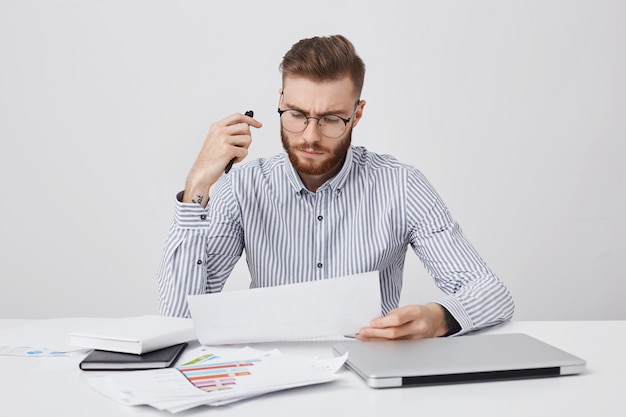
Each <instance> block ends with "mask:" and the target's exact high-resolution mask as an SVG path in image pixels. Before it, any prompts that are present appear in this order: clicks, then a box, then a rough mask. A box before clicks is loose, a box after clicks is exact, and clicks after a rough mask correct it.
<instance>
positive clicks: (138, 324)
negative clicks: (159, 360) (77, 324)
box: [69, 315, 196, 355]
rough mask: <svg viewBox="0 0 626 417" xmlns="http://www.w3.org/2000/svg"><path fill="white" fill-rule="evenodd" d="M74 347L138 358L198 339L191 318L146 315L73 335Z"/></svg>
mask: <svg viewBox="0 0 626 417" xmlns="http://www.w3.org/2000/svg"><path fill="white" fill-rule="evenodd" d="M69 336H70V345H72V346H77V347H83V348H88V349H98V350H108V351H111V352H124V353H134V354H137V355H140V354H143V353H147V352H152V351H154V350H157V349H162V348H164V347H168V346H172V345H175V344H178V343H182V342H187V341H189V340H193V339H195V338H196V333H195V329H194V326H193V322H192V320H191V319H187V318H179V317H167V316H158V315H146V316H136V317H125V318H120V319H111V320H110V321H107V322H105V323H103V324H99V325H97V326H92V327H90V328H85V329H77V330H76V331H73V332H71V333H70V334H69Z"/></svg>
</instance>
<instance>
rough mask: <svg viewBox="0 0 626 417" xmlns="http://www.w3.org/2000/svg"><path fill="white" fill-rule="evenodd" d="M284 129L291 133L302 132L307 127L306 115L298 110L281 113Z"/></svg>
mask: <svg viewBox="0 0 626 417" xmlns="http://www.w3.org/2000/svg"><path fill="white" fill-rule="evenodd" d="M280 121H281V122H282V124H283V129H285V130H286V131H287V132H291V133H300V132H302V131H303V130H304V129H306V123H307V119H306V116H305V115H304V114H302V113H300V112H299V111H297V110H286V111H284V112H283V114H281V115H280Z"/></svg>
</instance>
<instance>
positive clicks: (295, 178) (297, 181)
mask: <svg viewBox="0 0 626 417" xmlns="http://www.w3.org/2000/svg"><path fill="white" fill-rule="evenodd" d="M353 153H354V151H353V149H352V146H350V147H349V148H348V152H347V153H346V160H345V161H344V163H343V166H342V167H341V169H340V170H339V172H338V173H337V174H336V175H335V176H334V177H332V178H330V179H329V180H328V181H326V182H325V183H324V184H322V186H321V187H320V188H318V191H321V190H324V189H326V188H329V189H330V190H331V191H333V192H337V191H338V190H341V188H342V187H343V185H344V184H345V182H346V179H347V178H348V174H349V173H350V169H351V168H352V158H353ZM283 158H284V164H283V166H284V170H285V175H287V179H288V180H289V183H290V184H291V186H292V187H293V189H294V191H295V192H296V193H298V194H300V193H301V192H303V191H304V192H309V190H308V189H307V188H306V187H305V186H304V183H303V182H302V179H301V178H300V175H298V173H297V172H296V170H295V168H294V167H293V165H291V162H290V161H289V156H288V155H287V152H285V153H284V155H283Z"/></svg>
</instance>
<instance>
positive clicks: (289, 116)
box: [278, 102, 359, 139]
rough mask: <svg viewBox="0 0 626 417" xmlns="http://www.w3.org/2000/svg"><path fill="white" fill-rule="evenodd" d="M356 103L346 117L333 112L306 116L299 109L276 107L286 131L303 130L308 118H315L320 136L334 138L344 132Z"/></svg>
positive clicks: (296, 131) (298, 131)
mask: <svg viewBox="0 0 626 417" xmlns="http://www.w3.org/2000/svg"><path fill="white" fill-rule="evenodd" d="M358 105H359V104H358V102H357V104H356V106H355V107H354V111H353V112H352V115H351V116H350V117H348V118H347V119H344V118H343V117H339V116H336V115H334V114H328V115H325V116H321V117H307V116H306V115H305V114H304V113H302V112H301V111H299V110H292V109H285V110H281V109H280V108H278V114H279V115H280V122H281V124H282V126H283V129H285V130H286V131H287V132H291V133H300V132H304V130H305V129H306V128H307V126H308V125H309V119H315V120H317V130H318V132H320V134H321V135H322V136H326V137H327V138H332V139H336V138H338V137H340V136H341V135H343V134H344V133H345V131H346V127H347V125H348V123H349V122H350V120H352V118H353V117H354V113H355V112H356V109H357V107H358Z"/></svg>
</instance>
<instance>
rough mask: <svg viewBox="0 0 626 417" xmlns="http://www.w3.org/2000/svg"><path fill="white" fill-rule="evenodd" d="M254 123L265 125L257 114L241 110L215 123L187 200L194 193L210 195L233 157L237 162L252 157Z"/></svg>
mask: <svg viewBox="0 0 626 417" xmlns="http://www.w3.org/2000/svg"><path fill="white" fill-rule="evenodd" d="M251 126H252V127H255V128H260V127H262V126H263V125H262V124H261V122H259V121H258V120H256V119H254V118H253V117H250V116H245V115H243V114H240V113H235V114H233V115H230V116H228V117H226V118H224V119H222V120H219V121H217V122H215V123H213V124H212V125H211V127H210V128H209V133H208V134H207V136H206V138H205V140H204V143H203V145H202V148H201V149H200V152H199V153H198V156H197V157H196V161H195V162H194V164H193V166H192V167H191V170H190V172H189V175H188V176H187V183H186V186H185V193H184V195H183V201H184V202H189V201H191V200H190V199H191V197H189V196H191V195H196V194H198V195H203V196H205V195H208V194H207V193H208V190H209V189H210V188H211V186H212V185H213V184H215V182H216V181H217V180H218V178H219V177H220V176H221V175H222V174H223V173H224V168H225V167H226V166H227V165H228V164H229V162H230V161H231V160H232V159H233V158H234V159H235V161H234V162H241V161H242V160H243V159H244V158H245V157H246V156H248V148H249V147H250V144H251V143H252V134H251V131H250V127H251ZM188 200H189V201H188ZM205 201H208V200H205Z"/></svg>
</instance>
